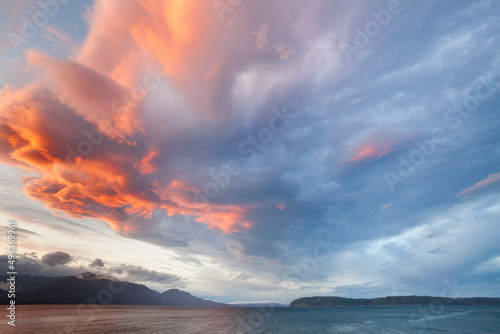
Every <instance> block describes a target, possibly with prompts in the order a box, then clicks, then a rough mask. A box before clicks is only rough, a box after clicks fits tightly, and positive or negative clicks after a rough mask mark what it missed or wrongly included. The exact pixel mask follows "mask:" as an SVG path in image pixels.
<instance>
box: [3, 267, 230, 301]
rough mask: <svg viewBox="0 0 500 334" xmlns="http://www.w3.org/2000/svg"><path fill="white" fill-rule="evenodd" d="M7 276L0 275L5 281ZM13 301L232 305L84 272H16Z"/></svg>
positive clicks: (183, 292)
mask: <svg viewBox="0 0 500 334" xmlns="http://www.w3.org/2000/svg"><path fill="white" fill-rule="evenodd" d="M8 278H9V276H0V282H2V283H3V282H6V280H7V279H8ZM4 291H5V293H2V294H0V304H3V305H5V304H8V303H9V300H10V299H8V296H7V291H6V290H4ZM15 295H16V296H15V301H16V303H18V304H24V305H28V304H71V305H73V304H98V305H164V306H186V307H190V306H196V307H205V306H207V307H208V306H210V307H231V306H232V305H229V304H224V303H218V302H215V301H211V300H205V299H201V298H198V297H195V296H193V295H191V294H190V293H189V292H186V291H181V290H179V289H169V290H167V291H164V292H163V293H159V292H157V291H155V290H152V289H150V288H148V287H147V286H145V285H142V284H136V283H131V282H126V281H121V280H118V279H116V278H113V277H110V276H104V275H98V274H94V273H91V272H84V273H81V274H79V275H75V276H59V277H44V276H31V275H18V276H17V277H16V292H15Z"/></svg>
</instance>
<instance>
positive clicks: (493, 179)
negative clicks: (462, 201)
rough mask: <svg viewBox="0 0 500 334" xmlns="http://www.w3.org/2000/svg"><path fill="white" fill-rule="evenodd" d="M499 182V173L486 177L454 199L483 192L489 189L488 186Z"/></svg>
mask: <svg viewBox="0 0 500 334" xmlns="http://www.w3.org/2000/svg"><path fill="white" fill-rule="evenodd" d="M499 181H500V173H496V174H491V175H488V177H487V178H486V179H484V180H482V181H479V182H478V183H476V184H474V185H472V186H470V187H469V188H467V189H464V190H462V191H461V192H459V193H458V194H457V195H456V196H455V197H462V196H468V195H472V194H474V193H476V192H479V191H481V190H483V189H485V188H487V187H489V186H491V185H493V184H495V183H497V182H499Z"/></svg>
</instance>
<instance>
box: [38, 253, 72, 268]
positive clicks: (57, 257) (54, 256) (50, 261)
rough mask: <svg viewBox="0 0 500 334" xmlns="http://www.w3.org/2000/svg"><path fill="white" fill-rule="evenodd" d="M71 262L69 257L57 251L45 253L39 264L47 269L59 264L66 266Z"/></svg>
mask: <svg viewBox="0 0 500 334" xmlns="http://www.w3.org/2000/svg"><path fill="white" fill-rule="evenodd" d="M71 261H73V258H72V257H71V255H69V254H68V253H65V252H61V251H57V252H51V253H47V254H45V255H44V256H42V261H41V262H42V263H43V264H45V265H47V266H49V267H54V266H57V265H60V264H68V263H70V262H71Z"/></svg>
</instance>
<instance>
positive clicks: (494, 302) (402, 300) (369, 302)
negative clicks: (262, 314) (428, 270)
mask: <svg viewBox="0 0 500 334" xmlns="http://www.w3.org/2000/svg"><path fill="white" fill-rule="evenodd" d="M431 304H433V305H436V306H438V305H471V306H500V298H484V297H474V298H446V297H430V296H392V297H383V298H371V299H353V298H342V297H305V298H299V299H295V300H294V301H292V302H291V303H290V307H301V306H377V305H380V306H382V305H431Z"/></svg>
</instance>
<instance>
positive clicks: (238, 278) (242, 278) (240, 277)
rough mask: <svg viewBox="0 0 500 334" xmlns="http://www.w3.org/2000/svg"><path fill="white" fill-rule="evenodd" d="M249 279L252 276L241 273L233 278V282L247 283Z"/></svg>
mask: <svg viewBox="0 0 500 334" xmlns="http://www.w3.org/2000/svg"><path fill="white" fill-rule="evenodd" d="M251 278H252V276H250V275H247V274H245V273H241V274H239V275H237V276H235V277H233V281H248V280H249V279H251Z"/></svg>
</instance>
